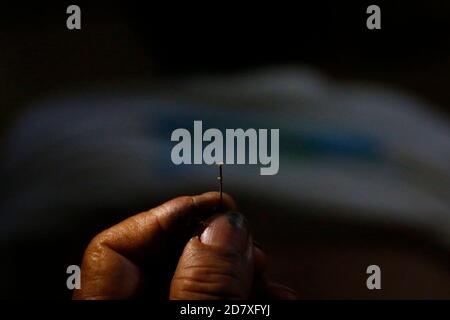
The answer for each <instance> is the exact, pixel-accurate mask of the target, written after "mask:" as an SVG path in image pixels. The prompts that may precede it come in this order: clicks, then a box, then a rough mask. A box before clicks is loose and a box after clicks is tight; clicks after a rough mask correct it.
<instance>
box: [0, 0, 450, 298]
mask: <svg viewBox="0 0 450 320" xmlns="http://www.w3.org/2000/svg"><path fill="white" fill-rule="evenodd" d="M69 4H72V3H65V2H58V3H57V4H55V5H52V6H51V7H50V6H45V5H44V4H43V3H42V2H35V3H33V4H17V5H11V4H10V3H8V4H6V5H5V4H2V9H1V14H0V15H1V19H0V71H1V72H0V141H1V139H2V137H3V136H4V135H5V134H7V132H8V129H9V128H10V127H11V126H12V125H13V124H14V123H15V121H16V120H17V119H18V118H20V115H21V114H22V112H24V110H26V108H27V105H29V103H30V102H32V101H34V100H37V99H38V98H39V97H43V96H48V95H53V96H58V95H61V94H63V93H64V92H65V91H66V90H72V89H76V90H78V91H80V92H83V91H86V92H87V91H89V90H90V89H89V88H90V87H91V86H92V85H96V86H102V85H105V86H107V87H108V88H114V87H120V88H124V87H130V88H132V87H134V86H135V85H138V84H139V83H141V82H143V81H145V82H146V83H155V85H159V84H161V83H163V84H167V83H170V81H171V80H172V79H180V78H184V77H187V76H189V75H192V74H204V73H206V74H218V75H220V74H228V73H238V72H240V71H243V70H249V69H252V68H255V67H259V66H268V65H284V64H308V65H311V66H314V67H317V68H318V69H320V70H322V71H324V72H326V73H327V74H328V75H330V76H331V77H333V78H334V79H336V80H355V81H361V82H373V83H381V84H383V85H384V86H386V87H392V88H399V89H402V90H406V91H408V92H413V93H414V94H417V95H418V96H420V97H423V98H424V99H426V100H427V101H430V102H432V105H433V106H434V107H433V108H435V110H434V111H436V112H438V113H439V114H440V115H441V116H442V117H443V118H448V114H449V110H450V109H449V106H450V90H448V84H449V83H450V32H449V31H450V18H449V17H450V2H448V1H421V2H419V1H388V2H386V3H385V2H379V1H376V2H365V1H360V2H358V3H356V2H347V1H346V2H345V3H344V2H338V1H333V2H323V1H298V2H296V3H295V4H289V5H287V4H278V3H277V4H275V3H273V2H269V3H267V4H262V3H255V4H252V5H247V6H244V5H243V4H242V3H234V4H232V3H229V2H214V3H210V4H201V5H200V4H199V5H197V6H194V5H193V4H191V3H189V4H184V5H180V4H179V3H176V2H173V3H168V4H166V5H165V6H160V5H155V4H154V3H152V2H150V1H148V2H145V1H139V2H135V3H134V2H131V1H123V2H117V1H113V2H107V3H106V2H104V3H101V2H98V3H96V4H93V3H92V2H78V3H76V4H78V5H79V6H80V7H81V11H82V30H81V31H69V30H67V28H66V18H67V14H66V13H65V12H66V8H67V6H68V5H69ZM370 4H378V5H379V6H380V7H381V16H382V17H381V20H382V29H381V30H375V31H371V30H368V29H367V28H366V18H367V14H366V13H365V11H366V8H367V6H368V5H370ZM2 188H5V189H4V190H6V189H7V188H8V185H5V184H3V185H2ZM155 202H156V200H154V199H149V200H148V201H147V202H145V201H144V202H139V203H134V204H130V205H129V206H127V207H125V208H110V210H114V212H117V214H116V215H115V217H114V218H111V216H109V220H105V219H103V220H99V221H96V222H95V223H93V224H92V225H89V226H81V227H80V228H79V229H78V230H72V232H71V233H67V234H64V235H61V234H55V235H53V234H48V237H46V238H42V239H28V238H26V237H24V239H23V242H21V243H14V244H2V246H3V247H4V248H3V250H4V251H3V252H5V253H6V254H4V257H5V258H4V259H1V260H0V261H2V262H0V263H3V264H7V265H9V266H11V265H12V266H13V267H14V268H13V269H14V270H15V274H3V275H2V278H3V281H2V283H3V285H4V286H5V289H4V290H2V292H1V295H0V296H2V297H8V298H11V297H22V298H23V297H36V295H37V294H38V297H39V298H67V297H69V295H70V292H68V290H67V289H66V288H65V278H66V274H65V269H64V268H63V266H66V265H68V264H71V263H73V261H74V260H76V261H79V260H80V259H81V255H82V252H83V249H84V247H85V246H86V244H87V243H88V241H89V239H90V238H91V237H92V236H93V235H95V234H96V233H97V232H98V231H100V230H102V229H104V228H105V227H107V226H109V225H111V224H112V223H114V222H117V221H119V220H120V219H121V218H123V217H125V216H128V215H129V213H132V212H137V211H140V210H143V209H146V208H148V207H150V206H153V205H155V204H156V203H155ZM258 202H259V199H258V198H257V197H256V196H253V198H252V197H251V196H247V197H245V201H244V202H243V203H241V205H242V207H243V208H247V209H248V210H247V211H248V213H249V218H250V220H251V218H252V217H255V218H257V219H259V220H260V221H262V222H261V223H259V224H258V225H257V226H256V228H255V233H256V234H257V235H258V236H259V237H260V238H262V239H266V240H269V241H265V242H266V246H267V250H268V252H269V254H270V255H271V256H272V259H273V261H275V263H274V264H275V266H274V267H273V273H274V274H275V275H276V276H277V277H278V278H279V279H281V280H284V282H287V283H291V284H292V285H293V286H294V287H296V288H299V289H301V290H302V291H301V293H302V294H303V295H304V296H305V297H307V298H449V297H450V292H449V287H448V283H450V274H449V273H448V251H447V250H446V249H445V248H440V247H436V246H435V245H434V244H433V243H432V241H429V240H428V239H426V238H424V237H422V235H420V234H417V233H415V231H414V230H407V231H404V230H398V229H397V228H396V226H391V225H386V226H376V227H364V228H361V226H358V225H351V224H342V222H339V221H332V220H327V221H322V220H320V219H315V220H311V219H306V220H302V218H298V219H294V218H278V217H277V219H276V222H275V223H270V224H267V223H264V221H266V222H267V221H274V220H273V219H271V214H270V212H274V211H283V210H290V209H289V205H288V204H287V205H286V207H287V208H280V207H279V206H277V205H275V204H273V205H272V206H271V205H258ZM108 210H109V209H108ZM305 210H313V209H310V208H305ZM261 211H262V212H267V213H266V214H261V215H258V216H257V217H256V214H255V212H261ZM0 214H1V213H0ZM93 214H96V215H98V216H99V217H104V215H102V214H101V213H100V212H98V211H95V210H94V209H93ZM292 219H294V220H292ZM35 223H36V226H37V227H38V228H39V223H40V222H39V221H36V222H35ZM43 223H45V222H43ZM299 226H301V232H299V231H298V227H299ZM380 234H382V235H383V236H382V237H380ZM68 239H70V240H68ZM380 239H381V240H380ZM61 243H64V245H61ZM292 252H297V253H298V254H296V255H295V256H292V254H290V253H292ZM344 260H352V261H353V264H352V265H351V266H348V265H346V266H345V268H346V269H345V270H344V264H343V261H344ZM36 261H37V263H36ZM367 261H382V262H383V264H384V265H385V266H388V267H387V268H388V270H390V271H389V272H387V274H386V275H385V278H384V279H385V280H384V281H386V283H389V281H392V283H394V284H393V285H392V286H391V287H387V288H385V290H382V292H369V291H368V290H366V289H365V288H362V287H360V283H361V282H364V275H361V273H360V267H361V266H362V265H366V262H367ZM31 265H33V267H31ZM402 272H409V273H410V276H411V278H414V279H415V282H414V283H410V282H403V281H400V280H398V279H397V275H398V274H401V273H402ZM293 274H295V275H296V276H295V279H292V278H291V275H293ZM320 283H321V284H322V286H320V285H318V284H320Z"/></svg>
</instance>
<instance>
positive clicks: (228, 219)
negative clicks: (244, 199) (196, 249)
mask: <svg viewBox="0 0 450 320" xmlns="http://www.w3.org/2000/svg"><path fill="white" fill-rule="evenodd" d="M248 238H249V236H248V230H247V222H246V219H245V217H244V216H243V215H242V214H240V213H239V212H235V211H229V212H227V213H225V214H221V215H218V216H216V217H214V218H213V219H212V221H211V222H210V223H209V224H208V227H207V228H206V229H205V230H204V231H203V233H202V234H201V236H200V241H201V242H202V243H204V244H207V245H210V246H216V247H220V248H223V249H228V250H234V251H238V252H244V251H245V250H246V249H247V246H248V245H249V244H248V242H249V240H248Z"/></svg>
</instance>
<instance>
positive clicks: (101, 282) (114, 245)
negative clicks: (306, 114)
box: [73, 192, 296, 299]
mask: <svg viewBox="0 0 450 320" xmlns="http://www.w3.org/2000/svg"><path fill="white" fill-rule="evenodd" d="M218 208H221V210H220V213H218ZM202 224H203V225H205V226H206V228H204V230H200V229H199V225H202ZM266 260H267V257H266V255H265V254H264V252H263V251H262V250H261V249H259V248H258V247H257V246H255V245H254V243H253V241H252V236H251V234H250V232H249V230H248V226H247V222H246V220H245V218H244V217H243V216H242V215H241V214H240V213H238V212H236V204H235V202H234V201H233V199H232V198H231V197H229V196H228V195H224V196H223V201H222V203H221V202H220V197H219V194H218V193H217V192H209V193H205V194H202V195H198V196H185V197H179V198H176V199H173V200H171V201H168V202H166V203H164V204H162V205H161V206H159V207H157V208H154V209H151V210H149V211H147V212H143V213H140V214H137V215H135V216H133V217H130V218H128V219H126V220H124V221H122V222H121V223H119V224H117V225H115V226H113V227H111V228H109V229H107V230H105V231H103V232H101V233H100V234H98V235H97V236H96V237H95V238H94V239H93V240H92V241H91V242H90V244H89V246H88V247H87V249H86V251H85V254H84V257H83V263H82V266H81V289H79V290H75V292H74V295H73V298H74V299H132V298H157V299H167V298H170V299H248V298H255V297H262V298H269V299H294V298H296V294H295V293H294V292H293V291H292V290H291V289H289V288H287V287H284V286H281V285H278V284H275V283H274V282H272V281H270V280H268V278H267V276H266V275H265V264H266Z"/></svg>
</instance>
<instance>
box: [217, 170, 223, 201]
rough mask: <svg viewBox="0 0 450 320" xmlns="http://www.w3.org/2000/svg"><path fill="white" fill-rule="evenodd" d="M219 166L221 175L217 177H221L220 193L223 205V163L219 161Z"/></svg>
mask: <svg viewBox="0 0 450 320" xmlns="http://www.w3.org/2000/svg"><path fill="white" fill-rule="evenodd" d="M217 165H218V166H219V176H218V177H217V179H219V193H220V206H221V207H222V189H223V173H222V167H223V163H218V164H217Z"/></svg>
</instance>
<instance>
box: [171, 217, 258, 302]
mask: <svg viewBox="0 0 450 320" xmlns="http://www.w3.org/2000/svg"><path fill="white" fill-rule="evenodd" d="M253 268H254V261H253V244H252V240H251V235H250V233H249V231H248V228H247V223H246V220H245V218H244V216H243V215H242V214H240V213H238V212H227V213H225V214H220V215H217V216H215V217H213V219H212V221H211V222H210V223H209V225H208V227H207V228H206V229H205V230H204V231H203V233H202V234H201V236H200V238H199V237H194V238H192V239H191V240H190V241H189V242H188V243H187V245H186V247H185V248H184V251H183V254H182V255H181V257H180V260H179V262H178V266H177V268H176V270H175V274H174V276H173V279H172V283H171V288H170V299H183V300H195V299H202V300H209V299H247V298H248V297H249V295H250V291H251V287H252V281H253Z"/></svg>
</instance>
